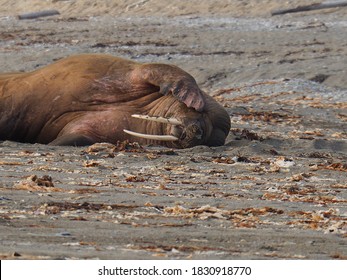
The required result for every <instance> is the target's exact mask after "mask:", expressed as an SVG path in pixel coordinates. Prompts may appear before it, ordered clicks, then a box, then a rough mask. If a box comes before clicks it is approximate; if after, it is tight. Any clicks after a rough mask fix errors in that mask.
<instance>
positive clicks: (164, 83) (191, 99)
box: [135, 63, 205, 112]
mask: <svg viewBox="0 0 347 280" xmlns="http://www.w3.org/2000/svg"><path fill="white" fill-rule="evenodd" d="M138 70H140V73H139V72H137V73H136V74H135V75H136V76H137V78H139V77H141V78H142V79H144V81H145V82H147V83H150V84H152V85H154V86H157V87H159V92H160V93H161V94H163V95H168V94H172V95H173V96H175V97H176V98H177V99H178V100H179V101H181V102H183V103H184V104H186V105H187V107H189V108H194V109H195V110H196V111H198V112H202V111H203V110H204V108H205V98H204V93H203V92H202V91H201V89H200V88H199V86H198V85H197V83H196V81H195V79H194V78H193V77H192V76H191V75H189V74H188V73H187V72H185V71H183V70H182V69H180V68H178V67H176V66H173V65H167V64H157V63H151V64H144V65H141V66H140V68H139V69H138Z"/></svg>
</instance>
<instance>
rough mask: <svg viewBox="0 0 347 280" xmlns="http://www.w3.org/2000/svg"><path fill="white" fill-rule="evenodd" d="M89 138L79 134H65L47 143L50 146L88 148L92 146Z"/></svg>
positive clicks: (92, 142)
mask: <svg viewBox="0 0 347 280" xmlns="http://www.w3.org/2000/svg"><path fill="white" fill-rule="evenodd" d="M94 143H95V141H93V140H92V139H91V138H89V137H87V136H85V135H80V134H66V135H62V136H59V137H58V138H56V139H55V140H53V141H52V142H50V143H49V145H52V146H89V145H92V144H94Z"/></svg>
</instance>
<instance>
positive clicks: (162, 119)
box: [123, 114, 182, 141]
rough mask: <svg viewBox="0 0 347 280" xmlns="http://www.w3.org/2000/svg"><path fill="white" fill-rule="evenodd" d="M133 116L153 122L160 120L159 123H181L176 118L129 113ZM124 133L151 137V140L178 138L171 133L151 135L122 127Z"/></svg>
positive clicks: (146, 137)
mask: <svg viewBox="0 0 347 280" xmlns="http://www.w3.org/2000/svg"><path fill="white" fill-rule="evenodd" d="M131 116H132V117H133V118H137V119H143V120H148V121H154V122H160V123H168V124H173V125H182V122H181V121H179V120H178V119H176V118H163V117H151V116H147V115H137V114H134V115H131ZM123 131H124V132H125V133H128V134H130V135H133V136H136V137H141V138H145V139H151V140H159V141H178V140H179V138H177V137H175V136H173V135H153V134H143V133H138V132H134V131H130V130H127V129H123Z"/></svg>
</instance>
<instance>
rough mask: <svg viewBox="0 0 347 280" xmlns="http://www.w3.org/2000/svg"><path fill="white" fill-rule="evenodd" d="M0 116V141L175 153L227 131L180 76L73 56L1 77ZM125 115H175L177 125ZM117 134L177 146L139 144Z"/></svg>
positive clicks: (220, 112) (222, 118)
mask: <svg viewBox="0 0 347 280" xmlns="http://www.w3.org/2000/svg"><path fill="white" fill-rule="evenodd" d="M0 112H1V116H0V140H12V141H19V142H29V143H43V144H52V145H77V146H82V145H90V144H93V143H96V142H110V143H116V142H117V141H124V140H129V141H136V142H139V143H140V144H143V145H147V144H155V145H163V146H168V147H175V148H187V147H192V146H196V145H208V146H219V145H223V144H224V141H225V138H226V137H227V135H228V133H229V130H230V118H229V116H228V114H227V112H226V111H225V109H224V108H223V107H222V106H221V105H219V104H218V103H217V102H216V101H215V100H214V99H213V98H212V97H210V96H209V95H207V94H205V93H204V92H202V91H201V90H200V89H199V87H198V86H197V84H196V82H195V80H194V78H193V77H192V76H190V75H189V74H188V73H186V72H184V71H183V70H181V69H180V68H178V67H175V66H172V65H166V64H140V63H136V62H133V61H130V60H125V59H121V58H117V57H114V56H110V55H96V54H84V55H77V56H72V57H68V58H65V59H62V60H59V61H57V62H56V63H53V64H51V65H49V66H46V67H44V68H41V69H39V70H36V71H33V72H30V73H8V74H1V75H0ZM131 114H145V115H150V116H162V117H176V118H177V119H179V120H181V121H182V122H183V126H174V125H170V124H161V123H157V122H150V121H146V120H139V119H134V118H132V117H131ZM123 129H128V130H132V131H135V132H140V133H146V134H157V135H158V134H159V135H174V136H176V137H179V139H180V140H179V141H175V142H171V141H170V142H161V141H154V140H146V139H142V138H138V137H133V136H130V135H128V134H126V133H124V132H123Z"/></svg>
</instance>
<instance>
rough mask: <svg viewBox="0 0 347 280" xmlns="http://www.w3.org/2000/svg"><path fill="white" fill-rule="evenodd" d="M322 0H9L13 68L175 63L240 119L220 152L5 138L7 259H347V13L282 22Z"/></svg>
mask: <svg viewBox="0 0 347 280" xmlns="http://www.w3.org/2000/svg"><path fill="white" fill-rule="evenodd" d="M13 2H15V3H13ZM115 2H116V3H115ZM309 3H312V1H285V2H283V3H281V1H274V0H264V1H260V0H259V1H255V0H253V1H243V0H240V1H236V0H235V1H231V0H230V1H214V0H213V1H195V0H194V1H189V4H188V2H186V1H166V0H165V1H163V0H147V1H146V0H144V1H138V0H137V1H135V0H133V1H89V0H88V1H81V0H76V1H59V0H55V1H54V0H53V1H39V0H32V1H29V0H27V1H9V0H0V7H1V9H0V61H1V63H0V72H16V71H30V70H34V69H37V68H39V67H43V66H44V65H47V64H49V63H52V62H53V61H56V60H58V59H60V58H63V57H66V56H68V55H72V54H76V53H108V54H112V55H115V56H121V57H124V58H128V59H133V60H136V61H139V62H163V63H171V64H175V65H177V66H179V67H181V68H182V69H184V70H186V71H187V72H189V73H190V74H192V75H193V76H194V77H195V78H196V80H197V82H198V84H199V85H200V87H201V88H202V89H203V90H204V91H206V92H207V93H209V94H210V95H211V96H213V97H214V98H215V99H216V100H218V101H219V102H220V103H221V104H222V105H223V106H224V107H225V108H226V109H227V111H228V113H229V115H230V118H231V123H232V128H231V131H230V134H229V136H228V138H227V141H226V144H225V145H224V146H222V147H216V148H209V147H205V146H198V147H194V148H191V149H186V150H171V149H167V148H163V147H141V146H138V145H136V144H133V143H120V144H119V145H110V144H106V143H104V144H96V145H93V146H91V147H77V148H76V147H53V146H47V145H40V144H24V143H15V142H9V141H4V142H0V232H1V234H0V255H1V259H346V258H347V214H346V213H347V212H346V211H347V182H346V175H347V173H346V172H347V140H346V139H347V125H346V123H347V79H346V65H347V36H346V26H347V8H334V9H324V10H318V11H312V12H301V13H295V14H286V15H281V16H271V11H273V10H276V9H282V8H288V7H296V6H298V5H303V4H309ZM48 9H56V10H57V11H59V13H60V14H59V15H55V16H51V17H43V18H37V19H33V20H19V19H18V15H20V14H23V13H28V12H35V11H42V10H48Z"/></svg>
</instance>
